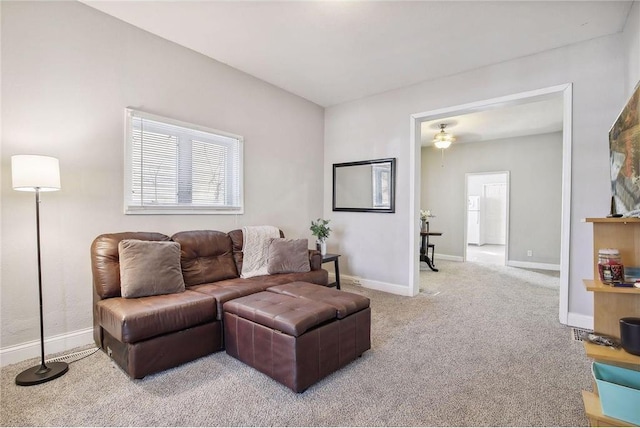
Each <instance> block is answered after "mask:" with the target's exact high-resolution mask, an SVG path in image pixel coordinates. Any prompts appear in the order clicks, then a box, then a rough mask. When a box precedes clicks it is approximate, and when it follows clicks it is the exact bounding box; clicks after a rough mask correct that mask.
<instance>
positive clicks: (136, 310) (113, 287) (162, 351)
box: [91, 230, 368, 379]
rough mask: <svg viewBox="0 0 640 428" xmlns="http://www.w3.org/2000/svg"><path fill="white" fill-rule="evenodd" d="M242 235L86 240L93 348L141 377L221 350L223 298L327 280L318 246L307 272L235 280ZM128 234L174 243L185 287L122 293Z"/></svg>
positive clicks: (206, 233) (239, 267)
mask: <svg viewBox="0 0 640 428" xmlns="http://www.w3.org/2000/svg"><path fill="white" fill-rule="evenodd" d="M281 236H283V235H282V233H281ZM242 238H243V237H242V230H234V231H231V232H229V233H223V232H218V231H212V230H199V231H187V232H179V233H176V234H175V235H173V236H172V237H169V236H166V235H163V234H161V233H152V232H124V233H110V234H103V235H100V236H98V237H97V238H96V239H95V240H94V241H93V243H92V245H91V267H92V273H93V285H94V287H93V288H94V304H93V320H94V340H95V343H96V345H98V347H100V348H102V350H103V351H105V352H106V353H107V354H108V355H109V356H110V357H111V358H112V359H113V360H114V361H115V362H116V363H117V364H118V365H119V366H120V367H122V369H123V370H124V371H125V372H126V373H128V374H129V376H131V377H132V378H136V379H137V378H142V377H144V376H146V375H148V374H152V373H156V372H159V371H162V370H166V369H168V368H171V367H175V366H177V365H180V364H183V363H185V362H188V361H191V360H194V359H196V358H199V357H202V356H204V355H208V354H211V353H213V352H216V351H219V350H222V349H224V339H223V305H224V304H225V303H226V302H228V301H230V300H232V299H236V298H240V297H243V296H248V295H251V294H255V293H259V292H262V291H264V290H266V289H267V288H269V287H273V286H277V285H282V284H288V283H291V282H295V281H304V282H307V283H313V284H318V285H325V286H326V285H327V282H328V273H327V271H326V270H324V269H322V268H321V266H322V256H321V255H320V253H319V252H318V251H315V250H310V251H309V258H310V267H311V270H310V271H309V272H303V273H285V274H274V275H267V276H258V277H253V278H247V279H245V278H240V274H239V273H240V272H241V271H242V261H243V254H242V243H243V239H242ZM125 239H135V240H142V241H175V242H178V243H179V244H180V251H181V256H180V264H181V268H182V276H183V278H184V283H185V286H186V289H185V291H184V292H181V293H175V294H165V295H155V296H148V297H139V298H132V299H127V298H123V297H122V296H121V292H120V291H121V284H120V264H119V253H118V244H119V243H120V241H122V240H125ZM367 349H368V348H367Z"/></svg>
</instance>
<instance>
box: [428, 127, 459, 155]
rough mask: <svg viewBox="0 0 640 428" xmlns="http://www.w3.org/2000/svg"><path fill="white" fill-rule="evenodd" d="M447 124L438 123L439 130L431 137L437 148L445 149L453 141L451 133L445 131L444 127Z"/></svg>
mask: <svg viewBox="0 0 640 428" xmlns="http://www.w3.org/2000/svg"><path fill="white" fill-rule="evenodd" d="M446 127H447V125H446V124H445V123H441V124H440V132H438V133H437V134H436V135H435V136H434V137H433V141H432V143H433V145H434V146H436V147H437V148H439V149H446V148H448V147H449V146H450V145H451V143H453V140H454V138H453V135H451V134H449V133H448V132H445V130H444V128H446Z"/></svg>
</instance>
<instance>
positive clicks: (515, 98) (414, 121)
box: [408, 83, 573, 324]
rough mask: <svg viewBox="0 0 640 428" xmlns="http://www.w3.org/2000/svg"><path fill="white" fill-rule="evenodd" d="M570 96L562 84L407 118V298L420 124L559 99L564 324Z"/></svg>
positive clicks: (416, 274) (412, 268) (412, 274)
mask: <svg viewBox="0 0 640 428" xmlns="http://www.w3.org/2000/svg"><path fill="white" fill-rule="evenodd" d="M572 94H573V86H572V84H571V83H566V84H563V85H558V86H551V87H548V88H542V89H536V90H533V91H527V92H520V93H517V94H512V95H507V96H503V97H498V98H492V99H488V100H482V101H476V102H473V103H468V104H462V105H458V106H453V107H445V108H441V109H437V110H431V111H426V112H421V113H414V114H412V115H410V118H409V125H410V129H409V132H410V138H409V144H410V147H409V219H408V221H409V231H408V232H409V288H410V290H411V295H413V296H416V295H418V293H419V292H420V270H419V269H420V263H419V261H418V251H417V249H418V248H419V245H420V242H419V238H420V234H419V233H418V232H419V230H418V224H419V221H418V220H419V218H420V213H419V208H418V206H419V201H420V169H421V162H420V159H421V156H420V151H421V141H420V124H421V123H422V122H425V121H428V120H435V119H441V118H445V117H450V116H457V115H461V114H467V113H472V112H477V111H482V110H488V109H491V108H496V107H505V106H509V105H515V104H522V103H526V102H533V101H541V100H543V99H547V98H550V97H554V96H558V95H560V96H562V97H563V121H562V214H561V216H562V219H561V232H560V233H561V243H560V298H559V311H558V312H559V317H558V318H559V320H560V322H561V323H562V324H567V319H568V314H569V239H570V233H571V141H572V98H573V97H572Z"/></svg>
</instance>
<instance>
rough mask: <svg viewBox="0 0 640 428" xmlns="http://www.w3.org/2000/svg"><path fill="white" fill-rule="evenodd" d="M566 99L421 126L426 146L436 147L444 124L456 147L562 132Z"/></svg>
mask: <svg viewBox="0 0 640 428" xmlns="http://www.w3.org/2000/svg"><path fill="white" fill-rule="evenodd" d="M562 122H563V99H562V96H561V95H558V96H555V97H553V98H549V99H545V100H543V101H535V102H529V103H526V104H519V105H511V106H508V107H500V108H498V109H491V110H485V111H479V112H474V113H469V114H465V115H460V116H452V117H447V118H445V119H437V120H431V121H428V122H422V123H421V134H420V135H421V140H422V145H423V146H432V145H433V144H432V142H431V141H432V140H433V137H434V135H435V134H436V133H438V132H440V124H441V123H444V124H446V125H447V127H446V131H447V132H449V133H451V134H452V135H453V136H454V137H455V142H454V144H463V143H475V142H480V141H491V140H497V139H501V138H513V137H523V136H526V135H536V134H546V133H549V132H558V131H562Z"/></svg>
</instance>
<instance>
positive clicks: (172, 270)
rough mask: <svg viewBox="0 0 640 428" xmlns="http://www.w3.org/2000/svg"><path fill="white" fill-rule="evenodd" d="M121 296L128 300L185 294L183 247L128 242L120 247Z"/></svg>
mask: <svg viewBox="0 0 640 428" xmlns="http://www.w3.org/2000/svg"><path fill="white" fill-rule="evenodd" d="M118 253H119V256H120V294H121V295H122V297H124V298H128V299H130V298H134V297H145V296H156V295H158V294H172V293H181V292H183V291H184V279H183V278H182V269H181V268H180V244H178V243H177V242H171V241H140V240H137V239H124V240H122V241H120V243H119V244H118Z"/></svg>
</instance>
